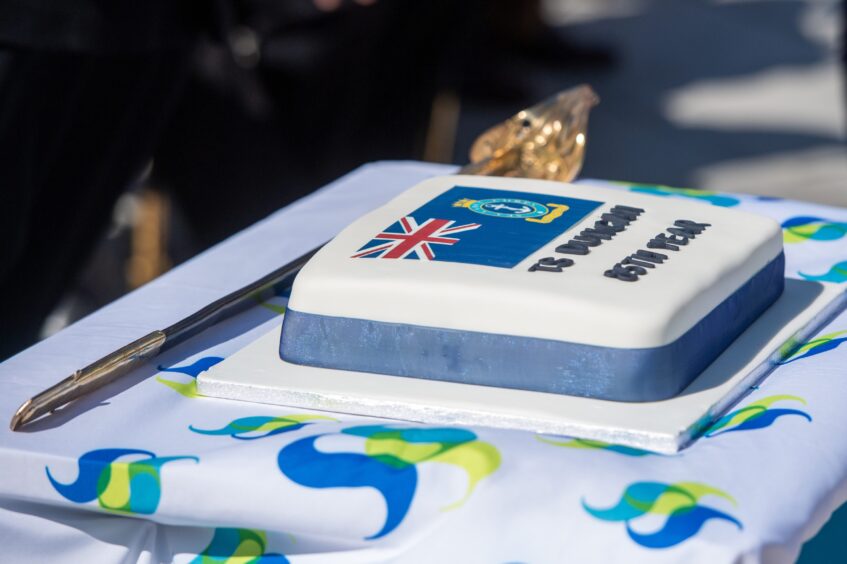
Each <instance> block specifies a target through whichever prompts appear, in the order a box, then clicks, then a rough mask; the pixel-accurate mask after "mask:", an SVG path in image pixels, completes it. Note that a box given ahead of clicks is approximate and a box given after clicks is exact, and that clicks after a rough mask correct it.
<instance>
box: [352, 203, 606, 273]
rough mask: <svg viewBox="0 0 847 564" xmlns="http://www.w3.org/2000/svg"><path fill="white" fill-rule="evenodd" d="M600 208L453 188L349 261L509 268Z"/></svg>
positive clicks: (376, 237)
mask: <svg viewBox="0 0 847 564" xmlns="http://www.w3.org/2000/svg"><path fill="white" fill-rule="evenodd" d="M602 204H603V202H598V201H594V200H583V199H578V198H567V197H564V196H551V195H547V194H531V193H527V192H512V191H507V190H491V189H488V188H473V187H470V186H454V187H453V188H451V189H449V190H447V191H446V192H444V193H442V194H441V195H439V196H437V197H435V198H433V199H432V200H430V201H429V202H427V203H426V204H424V205H423V206H421V207H419V208H418V209H416V210H414V211H413V212H411V213H409V214H408V215H406V216H403V217H401V218H400V219H398V220H397V221H396V222H394V223H392V224H391V225H389V226H388V227H386V228H385V229H383V230H382V231H381V232H379V233H375V234H374V236H373V238H372V239H371V240H370V241H369V242H367V243H366V244H365V245H364V246H362V247H361V248H360V249H359V250H358V251H356V253H355V254H354V255H353V258H372V259H388V260H391V259H413V260H436V261H446V262H461V263H466V264H479V265H483V266H495V267H499V268H512V267H514V266H515V265H517V264H518V263H520V262H521V261H522V260H524V259H525V258H526V257H528V256H529V255H531V254H532V253H534V252H535V251H537V250H538V249H540V248H541V247H543V246H544V245H546V244H547V243H549V242H550V241H552V240H553V239H554V238H555V237H557V236H559V235H561V234H562V233H564V232H565V231H567V230H568V229H569V228H570V227H572V226H573V225H575V224H576V223H577V222H579V221H580V220H581V219H583V218H584V217H585V216H586V215H588V214H589V213H591V212H592V211H594V210H595V209H597V207H599V206H600V205H602Z"/></svg>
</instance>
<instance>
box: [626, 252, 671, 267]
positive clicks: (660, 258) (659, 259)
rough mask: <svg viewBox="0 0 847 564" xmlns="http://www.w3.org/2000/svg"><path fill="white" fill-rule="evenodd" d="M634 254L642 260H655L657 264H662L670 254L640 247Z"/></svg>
mask: <svg viewBox="0 0 847 564" xmlns="http://www.w3.org/2000/svg"><path fill="white" fill-rule="evenodd" d="M632 256H634V257H636V258H639V259H641V260H648V261H650V262H655V263H656V264H662V263H663V262H665V261H666V260H667V259H668V255H663V254H662V253H654V252H653V251H645V250H644V249H638V250H637V251H635V254H634V255H632Z"/></svg>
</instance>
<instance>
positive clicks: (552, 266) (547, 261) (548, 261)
mask: <svg viewBox="0 0 847 564" xmlns="http://www.w3.org/2000/svg"><path fill="white" fill-rule="evenodd" d="M568 266H573V261H572V260H571V259H568V258H560V259H557V258H554V257H544V258H543V259H538V262H536V263H535V264H533V265H532V266H530V267H529V271H530V272H536V271H540V272H561V271H562V269H563V268H567V267H568Z"/></svg>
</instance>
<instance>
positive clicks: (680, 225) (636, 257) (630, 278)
mask: <svg viewBox="0 0 847 564" xmlns="http://www.w3.org/2000/svg"><path fill="white" fill-rule="evenodd" d="M707 227H711V225H710V224H708V223H696V222H694V221H691V220H688V219H677V220H676V221H674V227H668V228H667V229H665V231H667V232H668V233H670V234H671V235H670V237H668V236H667V235H666V234H664V233H659V234H658V235H656V236H655V237H653V238H652V239H650V240H649V241H648V242H647V248H649V249H667V250H669V251H679V247H680V246H685V245H688V240H689V239H694V238H695V237H696V236H697V235H699V234H700V233H702V232H703V231H704V230H705V229H706V228H707ZM667 259H668V255H665V254H662V253H657V252H654V251H645V250H644V249H639V250H637V251H636V252H634V253H633V254H631V255H629V256H628V257H625V258H624V259H623V260H622V261H621V262H619V263H617V264H616V265H615V266H613V267H612V268H611V269H609V270H607V271H606V272H604V273H603V275H604V276H607V277H609V278H615V279H617V280H623V281H624V282H635V281H636V280H638V277H639V276H643V275H645V274H647V268H656V266H655V265H657V264H662V263H664V262H665V261H666V260H667Z"/></svg>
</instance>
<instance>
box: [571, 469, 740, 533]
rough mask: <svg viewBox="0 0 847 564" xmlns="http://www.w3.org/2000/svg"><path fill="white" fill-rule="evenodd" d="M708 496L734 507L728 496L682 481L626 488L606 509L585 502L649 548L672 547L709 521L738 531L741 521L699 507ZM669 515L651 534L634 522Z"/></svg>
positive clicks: (591, 510) (597, 514) (598, 515)
mask: <svg viewBox="0 0 847 564" xmlns="http://www.w3.org/2000/svg"><path fill="white" fill-rule="evenodd" d="M706 495H713V496H717V497H722V498H724V499H725V500H727V501H729V502H730V503H732V504H733V505H735V500H734V499H732V497H730V496H729V494H727V493H725V492H723V491H721V490H719V489H717V488H713V487H711V486H708V485H706V484H700V483H696V482H679V483H676V484H664V483H661V482H635V483H633V484H630V485H629V486H627V488H626V490H624V492H623V494H622V495H621V498H620V501H618V503H617V504H616V505H614V506H612V507H609V508H607V509H599V508H594V507H591V506H590V505H588V504H587V503H586V502H585V500H583V501H582V506H583V508H584V509H585V510H586V511H587V512H588V513H589V514H591V515H592V516H594V517H596V518H597V519H602V520H604V521H612V522H624V523H626V532H627V534H628V535H629V537H630V538H631V539H632V540H633V541H635V542H636V543H638V544H639V545H641V546H643V547H646V548H669V547H672V546H676V545H678V544H680V543H682V542H684V541H686V540H688V539H689V538H691V537H693V536H694V535H696V534H697V533H698V532H699V531H700V529H701V528H702V527H703V524H704V523H706V521H709V520H710V519H718V520H722V521H729V522H730V523H733V524H734V525H735V526H737V527H738V528H739V529H741V528H743V527H742V525H741V522H740V521H739V520H738V519H736V518H735V517H733V516H732V515H729V514H728V513H724V512H723V511H719V510H717V509H713V508H711V507H707V506H704V505H700V504H699V501H700V499H701V498H702V497H704V496H706ZM648 514H652V515H667V519H666V520H665V523H664V525H663V526H662V528H660V529H659V530H658V531H655V532H652V533H640V532H638V531H636V530H634V529H633V528H632V525H631V523H632V521H635V520H637V519H639V518H640V517H643V516H644V515H648Z"/></svg>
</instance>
